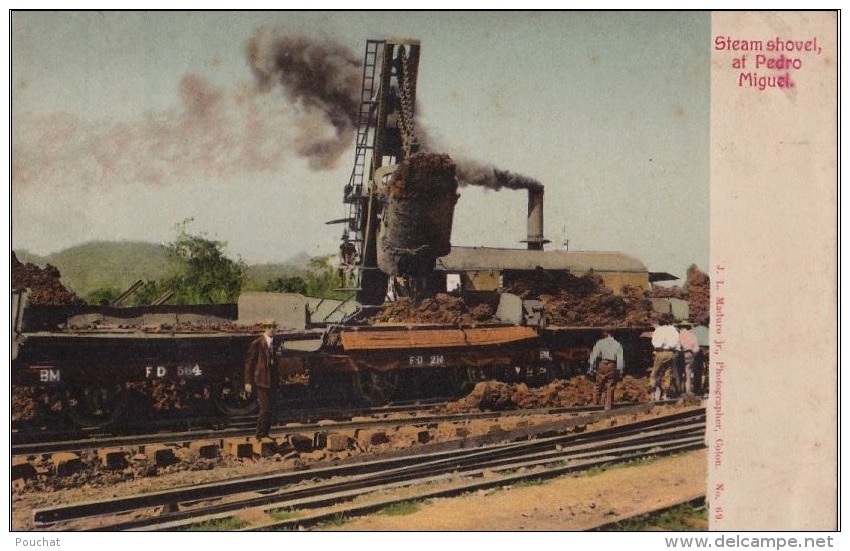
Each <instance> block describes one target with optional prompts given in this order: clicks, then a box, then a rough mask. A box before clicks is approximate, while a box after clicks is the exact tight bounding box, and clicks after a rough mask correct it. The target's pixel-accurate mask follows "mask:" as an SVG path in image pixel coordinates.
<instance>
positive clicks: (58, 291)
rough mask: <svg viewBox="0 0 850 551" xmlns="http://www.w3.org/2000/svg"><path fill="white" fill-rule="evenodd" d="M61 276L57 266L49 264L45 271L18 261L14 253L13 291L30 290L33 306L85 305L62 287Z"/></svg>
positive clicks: (28, 263)
mask: <svg viewBox="0 0 850 551" xmlns="http://www.w3.org/2000/svg"><path fill="white" fill-rule="evenodd" d="M60 279H61V274H60V273H59V270H57V269H56V267H55V266H52V265H50V264H48V265H47V266H45V267H44V269H42V268H39V267H38V266H36V265H35V264H32V263H30V262H27V263H26V264H24V263H22V262H21V261H19V260H18V257H17V256H16V255H15V252H14V251H12V289H14V290H18V289H29V290H30V295H29V301H30V302H31V303H32V304H42V305H47V306H77V305H82V304H85V302H84V301H83V299H81V298H80V297H78V296H77V295H75V294H74V293H72V292H71V291H69V290H68V289H66V288H65V286H64V285H62V282H61V280H60Z"/></svg>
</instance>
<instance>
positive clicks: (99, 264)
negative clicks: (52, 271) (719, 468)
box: [15, 241, 172, 297]
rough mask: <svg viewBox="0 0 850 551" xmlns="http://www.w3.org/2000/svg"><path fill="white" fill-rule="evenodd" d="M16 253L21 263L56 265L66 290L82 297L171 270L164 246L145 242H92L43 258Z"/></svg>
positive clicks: (146, 279) (42, 265) (119, 287)
mask: <svg viewBox="0 0 850 551" xmlns="http://www.w3.org/2000/svg"><path fill="white" fill-rule="evenodd" d="M15 254H17V256H18V260H20V261H21V262H31V263H33V264H36V265H37V266H40V267H44V266H45V265H46V264H52V265H54V266H56V268H58V269H59V273H60V274H62V283H63V284H64V285H65V287H67V288H68V289H70V290H71V291H73V292H74V293H76V294H77V295H78V296H80V297H85V296H86V295H88V294H89V293H91V292H92V291H94V290H95V289H102V288H115V289H119V290H121V291H123V290H125V289H127V288H128V287H129V286H130V285H132V284H133V283H135V282H136V281H137V280H139V279H141V280H145V281H148V280H152V279H158V278H161V277H163V276H164V275H166V274H168V273H169V272H170V271H171V269H172V267H171V266H170V262H169V260H168V258H167V256H166V253H165V249H164V248H163V247H162V246H160V245H157V244H155V243H147V242H143V241H91V242H89V243H84V244H83V245H77V246H76V247H71V248H69V249H64V250H62V251H60V252H58V253H53V254H49V255H47V256H41V257H40V256H36V255H32V254H29V253H27V251H23V250H22V251H15Z"/></svg>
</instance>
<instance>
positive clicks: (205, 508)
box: [33, 409, 705, 531]
mask: <svg viewBox="0 0 850 551" xmlns="http://www.w3.org/2000/svg"><path fill="white" fill-rule="evenodd" d="M704 432H705V411H704V410H703V409H698V410H690V411H686V412H682V413H677V414H674V415H667V416H662V417H658V418H655V419H651V420H646V421H641V422H635V423H629V424H625V425H619V426H615V427H611V428H608V429H603V430H599V431H594V432H586V433H579V434H567V435H564V434H561V435H557V436H549V437H542V438H536V439H529V440H520V441H517V438H527V435H525V436H522V435H516V434H507V433H506V434H504V435H501V438H502V440H503V441H502V442H500V443H498V444H488V445H483V446H481V447H474V448H460V449H454V450H449V451H433V450H428V451H419V450H418V449H417V451H416V452H414V453H409V452H408V453H406V454H404V455H400V456H397V457H378V458H375V459H372V460H368V461H360V462H356V463H354V462H353V463H350V464H349V463H346V464H340V465H337V466H331V467H324V468H315V469H310V470H306V471H297V472H287V473H281V474H274V475H266V476H260V477H250V478H238V479H231V480H225V481H221V482H216V483H211V484H202V485H197V486H186V487H181V488H174V489H171V490H166V491H161V492H152V493H149V494H143V495H137V496H129V497H122V498H112V499H107V500H102V501H92V502H86V503H78V504H71V505H62V506H56V507H51V508H45V509H39V510H36V511H34V512H33V518H34V521H35V523H36V525H37V526H40V527H45V528H47V527H50V526H51V525H52V526H54V527H55V528H58V529H68V526H69V523H71V525H72V524H73V522H75V521H79V520H81V519H86V518H93V517H100V519H99V522H97V528H96V529H99V530H111V531H114V530H182V529H187V528H189V527H190V526H194V525H198V524H203V523H208V522H214V521H220V520H221V519H226V518H232V517H234V516H236V515H237V514H239V512H240V511H245V510H246V509H252V510H256V511H258V512H261V513H262V515H259V516H265V518H268V520H266V521H264V522H260V523H256V524H252V525H250V526H246V527H245V529H251V530H282V529H292V528H305V527H309V526H314V525H316V524H317V523H321V522H323V521H325V520H327V519H329V518H332V517H333V516H336V515H340V514H344V515H355V514H365V513H367V512H371V511H373V510H379V509H381V508H383V507H386V506H387V505H388V504H389V503H390V502H392V501H393V500H387V499H383V500H381V499H378V500H372V501H370V502H369V503H368V504H360V505H354V504H352V503H351V502H352V500H354V499H355V498H359V497H363V496H367V495H370V494H371V495H374V494H375V493H376V492H378V491H380V490H387V489H394V488H396V489H397V488H400V487H416V488H419V490H418V491H416V492H414V495H413V496H412V497H411V495H410V494H409V493H408V495H405V497H404V498H403V499H399V500H397V501H409V500H411V499H427V498H431V497H439V496H451V495H458V494H460V493H464V492H469V491H474V490H478V489H483V488H490V487H495V486H504V485H510V484H514V483H516V482H519V481H522V480H527V479H530V478H533V479H543V478H550V477H555V476H560V475H563V474H567V473H571V472H575V471H580V470H585V469H589V468H592V467H595V466H602V465H608V464H612V463H620V462H624V461H632V460H636V459H640V458H643V457H647V456H654V455H664V454H671V453H676V452H681V451H686V450H693V449H699V448H703V447H704ZM485 473H486V474H487V476H485ZM493 474H496V475H498V476H493ZM435 486H440V487H439V489H433V488H435ZM279 511H291V512H292V513H291V514H289V515H288V516H291V517H294V518H286V519H283V520H275V519H274V518H273V517H274V516H275V512H279ZM304 511H308V513H304ZM309 511H316V512H309ZM116 513H125V514H128V513H133V515H134V516H137V517H144V516H145V515H148V516H147V518H135V519H134V520H131V521H116V519H115V518H114V517H113V515H115V514H116ZM57 523H58V524H57ZM72 529H73V528H72Z"/></svg>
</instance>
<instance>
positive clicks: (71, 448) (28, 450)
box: [11, 401, 672, 457]
mask: <svg viewBox="0 0 850 551" xmlns="http://www.w3.org/2000/svg"><path fill="white" fill-rule="evenodd" d="M659 403H672V401H669V402H655V404H659ZM447 404H448V402H438V401H428V402H417V403H415V404H406V405H395V406H382V407H377V408H368V409H354V410H341V409H335V410H326V411H325V412H324V413H325V415H322V414H321V413H319V412H315V413H314V415H313V418H315V419H321V421H318V422H313V423H309V422H306V423H277V424H276V425H275V426H274V427H273V429H272V431H271V435H272V436H273V437H275V438H281V437H284V436H286V435H287V434H291V433H293V432H305V431H306V432H311V431H317V432H318V431H326V430H328V429H329V427H331V426H332V427H333V428H334V429H339V430H343V429H344V430H355V429H359V428H370V427H380V426H383V425H391V424H398V423H399V422H400V419H399V418H393V417H391V416H393V415H400V414H408V415H417V416H416V417H409V418H406V421H407V422H415V423H417V424H419V423H421V424H427V423H452V422H463V421H470V420H481V419H498V418H501V417H507V416H511V417H513V416H517V417H519V416H535V415H555V414H567V415H569V414H576V415H578V414H582V413H592V412H599V411H604V406H578V407H570V408H562V407H558V408H536V409H522V410H501V411H485V412H471V413H459V414H438V413H433V412H434V411H435V410H437V409H439V408H440V407H442V406H445V405H447ZM652 405H653V404H651V403H644V404H638V405H637V406H636V405H635V404H634V403H631V402H622V403H615V404H613V405H612V410H615V411H617V410H628V411H644V410H646V409H649V408H650V407H652ZM635 408H637V409H635ZM420 414H421V415H420ZM366 416H376V417H377V416H382V418H376V419H370V420H358V421H354V420H352V419H354V418H357V417H366ZM328 421H333V422H332V424H328V423H327V422H328ZM255 424H256V422H255V418H253V417H245V418H242V419H238V420H235V421H232V422H230V423H229V424H227V425H226V426H221V427H218V428H213V429H210V428H207V427H204V428H200V427H199V428H196V429H191V430H181V431H168V430H160V431H157V432H149V433H140V434H131V435H122V436H113V435H110V434H104V433H99V432H90V433H88V434H87V435H86V436H85V437H84V438H74V439H57V440H52V441H51V440H44V441H35V442H20V443H17V442H15V440H14V438H13V444H12V449H11V452H12V456H13V457H14V456H32V455H43V454H50V453H57V452H78V451H82V450H88V449H95V448H100V447H112V446H140V445H146V444H155V443H156V444H173V443H184V442H189V441H194V440H207V439H221V438H238V437H247V436H250V435H252V434H253V433H254V427H255Z"/></svg>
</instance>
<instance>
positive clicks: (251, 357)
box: [245, 320, 277, 439]
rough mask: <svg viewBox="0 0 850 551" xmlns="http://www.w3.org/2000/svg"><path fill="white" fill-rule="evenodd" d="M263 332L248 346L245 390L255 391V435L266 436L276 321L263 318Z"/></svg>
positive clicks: (271, 403) (271, 406)
mask: <svg viewBox="0 0 850 551" xmlns="http://www.w3.org/2000/svg"><path fill="white" fill-rule="evenodd" d="M261 325H262V327H263V334H262V335H260V336H259V337H257V338H256V339H254V341H253V342H252V343H251V346H250V347H249V348H248V356H247V358H246V359H245V392H247V393H248V394H250V393H251V392H252V391H255V392H256V393H257V404H258V405H259V407H260V413H259V416H258V417H257V431H256V434H255V436H256V437H257V438H258V439H259V438H268V436H269V429H271V426H272V412H273V410H274V392H273V389H274V387H275V385H276V383H277V370H276V369H275V351H274V346H272V344H273V340H272V333H274V330H275V328H276V327H277V323H276V322H275V321H274V320H263V322H262V323H261Z"/></svg>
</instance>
